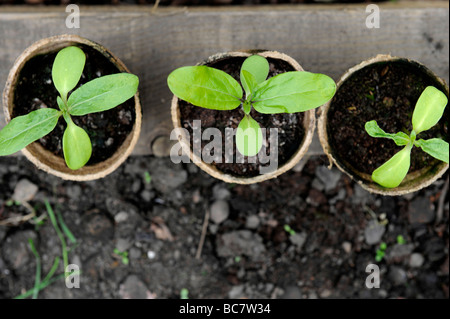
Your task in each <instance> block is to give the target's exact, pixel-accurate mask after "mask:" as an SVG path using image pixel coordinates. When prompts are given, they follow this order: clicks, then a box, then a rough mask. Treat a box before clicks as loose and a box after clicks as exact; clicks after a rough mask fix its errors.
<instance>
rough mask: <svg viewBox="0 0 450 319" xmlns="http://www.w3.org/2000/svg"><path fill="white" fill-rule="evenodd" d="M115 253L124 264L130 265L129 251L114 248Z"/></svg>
mask: <svg viewBox="0 0 450 319" xmlns="http://www.w3.org/2000/svg"><path fill="white" fill-rule="evenodd" d="M114 253H115V254H116V255H117V256H119V257H120V258H121V259H122V264H124V265H128V264H129V263H130V260H129V259H128V252H127V251H120V250H119V249H117V248H114Z"/></svg>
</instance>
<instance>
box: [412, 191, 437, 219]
mask: <svg viewBox="0 0 450 319" xmlns="http://www.w3.org/2000/svg"><path fill="white" fill-rule="evenodd" d="M433 220H434V210H433V208H432V206H431V203H430V201H429V199H428V198H426V197H418V198H416V199H414V200H413V201H412V202H411V203H409V222H410V223H411V224H428V223H431V222H432V221H433Z"/></svg>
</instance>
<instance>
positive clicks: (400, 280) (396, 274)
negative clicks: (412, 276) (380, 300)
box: [388, 266, 408, 286]
mask: <svg viewBox="0 0 450 319" xmlns="http://www.w3.org/2000/svg"><path fill="white" fill-rule="evenodd" d="M388 277H389V279H390V281H391V282H392V284H393V285H394V286H400V285H404V284H405V283H406V282H407V281H408V277H407V275H406V271H405V270H404V269H402V268H400V267H397V266H391V268H390V269H389V276H388Z"/></svg>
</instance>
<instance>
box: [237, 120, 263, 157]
mask: <svg viewBox="0 0 450 319" xmlns="http://www.w3.org/2000/svg"><path fill="white" fill-rule="evenodd" d="M262 139H263V136H262V131H261V128H260V127H259V124H258V122H256V121H255V120H254V119H253V118H252V117H251V116H250V115H245V116H244V118H243V119H242V120H241V122H240V123H239V125H238V128H237V131H236V147H237V149H238V151H239V152H240V153H241V154H242V155H245V156H255V155H256V154H258V152H259V150H260V149H261V147H262Z"/></svg>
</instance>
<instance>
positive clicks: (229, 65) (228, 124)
mask: <svg viewBox="0 0 450 319" xmlns="http://www.w3.org/2000/svg"><path fill="white" fill-rule="evenodd" d="M244 60H245V58H240V57H235V58H229V59H225V60H220V61H216V62H214V63H209V64H207V65H208V66H210V67H213V68H215V69H219V70H222V71H224V72H226V73H228V74H230V75H231V76H232V77H233V78H234V79H235V80H237V81H238V82H239V83H240V79H239V74H240V69H241V66H242V63H243V62H244ZM268 61H269V66H270V69H269V75H268V78H271V77H273V76H275V75H278V74H280V73H285V72H288V71H295V69H294V68H293V67H292V66H291V65H290V64H288V63H287V62H285V61H282V60H278V59H271V58H269V59H268ZM242 91H243V92H244V89H242ZM244 94H245V93H244ZM179 108H180V118H181V126H182V127H184V128H185V129H187V130H188V132H189V134H190V138H191V150H192V146H193V145H194V143H198V141H194V134H193V127H194V120H201V127H202V132H203V131H204V130H205V129H207V128H210V127H212V128H217V129H219V130H220V132H221V134H222V145H223V148H222V158H221V161H220V162H219V161H214V162H213V163H212V165H214V166H216V167H217V169H218V170H220V171H222V172H224V173H228V174H230V175H235V176H241V177H253V176H257V175H260V166H267V165H268V164H265V163H261V162H260V161H259V157H257V158H256V161H255V162H251V161H249V160H248V157H245V163H242V164H240V163H238V162H237V161H236V156H237V153H236V152H237V150H236V147H235V146H234V145H235V138H234V135H231V134H228V135H227V134H226V133H225V132H226V128H232V129H237V127H238V125H239V122H240V121H241V119H242V118H243V117H244V115H245V114H244V111H243V110H242V107H238V108H236V109H234V110H231V111H217V110H209V109H205V108H201V107H197V106H194V105H192V104H190V103H188V102H185V101H182V100H180V102H179ZM250 116H251V117H252V118H253V119H254V120H255V121H256V122H258V123H259V125H260V127H261V128H262V129H263V131H265V133H266V135H265V141H263V145H265V146H266V150H267V151H266V153H267V154H268V155H269V153H270V147H271V143H270V129H277V130H278V139H277V142H278V167H280V166H282V165H283V164H285V163H286V162H287V161H288V160H289V159H290V158H291V157H292V156H293V155H294V153H295V152H296V151H297V150H298V148H299V146H300V145H301V143H302V141H303V138H304V136H305V130H304V127H303V119H304V114H303V113H295V114H261V113H258V112H256V111H255V109H252V111H251V112H250ZM201 143H202V150H203V148H204V146H205V145H207V144H208V143H210V140H203V141H201ZM225 145H233V156H232V158H233V161H232V163H227V162H226V152H225Z"/></svg>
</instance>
